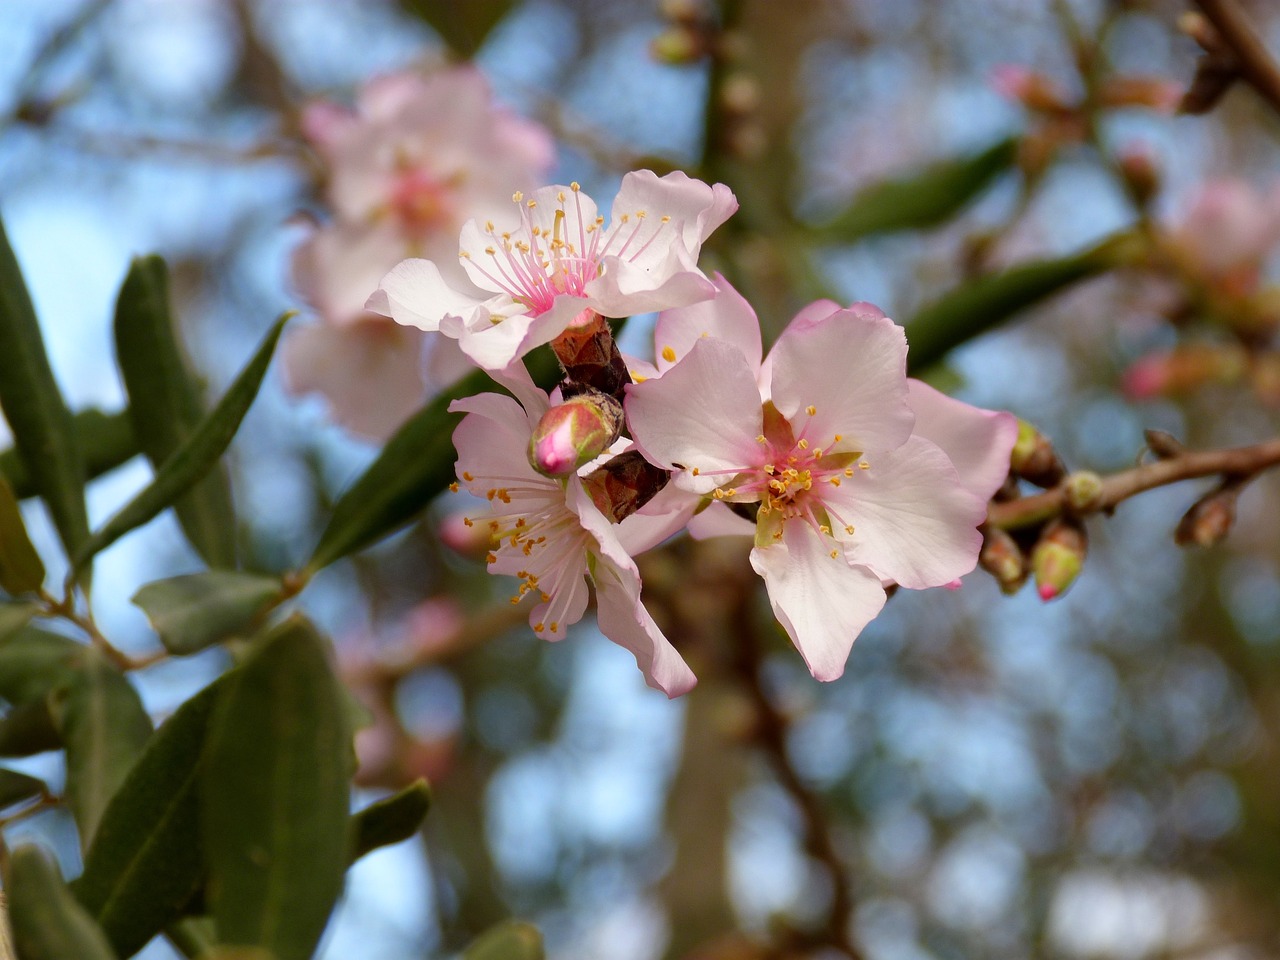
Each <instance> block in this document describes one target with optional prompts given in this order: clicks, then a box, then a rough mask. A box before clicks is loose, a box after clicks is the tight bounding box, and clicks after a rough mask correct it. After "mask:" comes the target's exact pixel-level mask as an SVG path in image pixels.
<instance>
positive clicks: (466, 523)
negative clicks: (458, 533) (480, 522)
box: [462, 517, 476, 527]
mask: <svg viewBox="0 0 1280 960" xmlns="http://www.w3.org/2000/svg"><path fill="white" fill-rule="evenodd" d="M462 525H463V526H464V527H474V526H475V525H476V522H475V521H474V520H472V519H471V518H470V517H463V518H462Z"/></svg>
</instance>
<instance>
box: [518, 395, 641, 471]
mask: <svg viewBox="0 0 1280 960" xmlns="http://www.w3.org/2000/svg"><path fill="white" fill-rule="evenodd" d="M621 431H622V404H620V403H618V401H617V400H615V399H613V397H607V396H605V395H604V394H602V393H596V392H595V391H590V392H587V393H581V394H578V396H576V397H571V398H570V399H569V400H566V401H565V402H564V403H562V404H560V405H559V406H558V407H552V408H551V409H550V410H548V411H547V412H546V413H544V414H543V415H542V419H541V420H539V421H538V426H537V428H536V429H535V430H534V431H533V436H531V437H530V438H529V462H530V463H531V464H533V469H535V470H537V471H538V472H539V473H541V474H543V475H544V476H548V477H565V476H568V475H569V474H571V473H573V472H574V471H575V470H577V469H578V468H579V467H581V466H582V465H583V464H585V463H589V462H591V461H592V460H594V459H595V458H596V457H598V456H600V454H602V453H604V452H605V451H606V450H608V449H609V445H610V444H612V443H613V441H615V440H617V439H618V434H619V433H620V432H621Z"/></svg>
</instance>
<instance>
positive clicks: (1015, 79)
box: [989, 63, 1069, 113]
mask: <svg viewBox="0 0 1280 960" xmlns="http://www.w3.org/2000/svg"><path fill="white" fill-rule="evenodd" d="M989 82H990V84H991V87H992V89H994V90H995V91H996V93H998V94H1000V96H1002V97H1004V98H1006V99H1008V100H1016V101H1017V102H1019V103H1021V104H1022V105H1023V106H1024V107H1026V108H1027V109H1028V110H1038V111H1042V112H1044V113H1062V112H1065V111H1066V110H1067V109H1069V108H1068V105H1067V97H1066V94H1065V93H1064V92H1063V90H1062V88H1061V87H1060V86H1059V85H1058V83H1057V82H1056V81H1054V80H1053V79H1052V78H1050V77H1047V76H1045V75H1044V74H1043V73H1039V72H1038V71H1035V70H1032V69H1030V68H1029V67H1024V66H1022V65H1021V64H1016V63H1002V64H999V65H998V66H996V68H995V69H993V70H992V71H991V74H990V80H989Z"/></svg>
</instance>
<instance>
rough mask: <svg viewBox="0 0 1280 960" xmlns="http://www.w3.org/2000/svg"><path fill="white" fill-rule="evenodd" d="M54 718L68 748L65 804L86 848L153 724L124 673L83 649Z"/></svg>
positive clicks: (90, 649) (94, 650) (100, 655)
mask: <svg viewBox="0 0 1280 960" xmlns="http://www.w3.org/2000/svg"><path fill="white" fill-rule="evenodd" d="M76 667H77V668H76V670H75V672H74V673H73V674H72V677H71V680H70V682H69V683H68V685H67V687H66V690H65V692H64V693H63V694H62V697H61V700H60V702H57V703H55V709H54V720H55V722H56V723H57V725H58V729H59V731H60V732H61V734H62V740H63V742H64V743H65V744H66V748H67V801H68V803H69V804H70V806H71V812H72V814H73V815H74V816H75V820H76V826H78V827H79V828H80V844H81V846H82V847H83V848H84V849H88V848H89V845H90V844H91V843H93V837H94V834H95V833H96V832H97V829H98V824H99V822H100V821H101V820H102V815H103V813H104V812H105V811H106V809H107V804H109V803H110V802H111V798H112V796H114V795H115V792H116V790H117V789H119V787H120V784H122V783H123V782H124V780H125V777H126V776H128V773H129V769H130V768H131V767H132V766H133V764H134V763H135V762H136V761H137V759H138V756H139V754H141V753H142V749H143V747H144V746H145V745H146V742H147V739H148V738H149V737H150V736H151V720H150V718H149V717H148V716H147V711H146V710H145V709H144V708H143V706H142V700H141V699H140V698H139V697H138V692H137V691H136V690H134V688H133V685H132V684H131V683H129V680H128V678H127V677H125V675H124V674H123V673H121V672H120V671H119V670H118V669H117V668H116V667H115V665H114V664H112V663H111V662H110V661H109V660H108V659H107V658H106V657H105V656H104V655H103V654H102V653H100V652H99V651H98V650H96V649H94V648H93V647H86V648H84V652H83V653H82V654H81V656H80V658H79V662H78V663H77V665H76Z"/></svg>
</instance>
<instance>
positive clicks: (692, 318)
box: [653, 273, 838, 373]
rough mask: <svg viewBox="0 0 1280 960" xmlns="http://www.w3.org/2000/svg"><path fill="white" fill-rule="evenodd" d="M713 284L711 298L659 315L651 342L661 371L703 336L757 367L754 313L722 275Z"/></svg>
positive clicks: (758, 352)
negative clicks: (720, 342) (730, 348)
mask: <svg viewBox="0 0 1280 960" xmlns="http://www.w3.org/2000/svg"><path fill="white" fill-rule="evenodd" d="M712 282H713V283H714V284H715V287H716V291H717V292H716V295H715V297H713V298H712V299H710V300H703V301H702V302H701V303H695V304H692V305H690V306H687V307H677V308H675V309H673V310H664V311H663V312H662V313H661V314H659V316H658V322H657V324H656V325H655V326H654V331H653V339H654V353H655V354H656V358H655V363H656V365H657V367H658V370H660V371H661V372H663V373H666V371H668V370H670V369H671V367H672V366H673V365H674V364H675V363H676V362H678V361H679V359H680V358H681V357H683V356H685V355H686V354H687V353H688V352H689V351H690V350H691V349H693V345H694V344H695V343H697V342H698V340H699V339H701V338H702V337H712V338H714V339H716V340H724V341H725V342H726V343H732V344H733V345H734V346H735V347H737V348H738V349H739V350H740V351H742V355H743V356H744V357H746V358H747V362H748V363H749V364H750V365H751V367H752V369H753V370H758V369H759V368H760V358H761V354H762V352H763V351H762V349H761V346H760V321H759V319H758V318H757V317H756V312H755V310H753V309H752V308H751V304H749V303H747V301H746V300H745V299H744V298H743V296H742V294H740V293H739V292H738V291H737V290H735V289H734V288H733V286H732V285H731V284H730V283H729V281H728V280H726V279H725V278H724V277H723V276H722V275H721V274H719V273H717V274H716V275H715V278H714V279H713V281H712ZM837 309H838V308H837Z"/></svg>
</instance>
